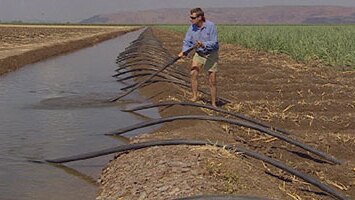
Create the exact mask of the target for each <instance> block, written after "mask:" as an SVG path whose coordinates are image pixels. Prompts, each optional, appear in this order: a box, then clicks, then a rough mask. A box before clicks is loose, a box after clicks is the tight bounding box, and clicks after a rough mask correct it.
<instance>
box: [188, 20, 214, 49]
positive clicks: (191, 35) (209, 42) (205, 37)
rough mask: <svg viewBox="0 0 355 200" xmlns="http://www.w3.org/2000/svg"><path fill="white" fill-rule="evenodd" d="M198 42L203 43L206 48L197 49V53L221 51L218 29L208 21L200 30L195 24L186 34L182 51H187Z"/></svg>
mask: <svg viewBox="0 0 355 200" xmlns="http://www.w3.org/2000/svg"><path fill="white" fill-rule="evenodd" d="M197 41H201V42H202V44H203V45H204V47H200V48H198V49H196V51H197V52H201V53H209V52H212V51H216V50H218V49H219V45H218V37H217V29H216V26H215V25H214V23H213V22H211V21H208V20H206V21H205V22H204V23H203V26H202V27H200V28H199V27H198V26H196V25H195V24H191V26H190V27H189V30H188V31H187V32H186V35H185V39H184V41H183V46H182V51H183V52H185V51H187V50H188V49H189V48H191V47H192V46H193V45H194V44H196V42H197Z"/></svg>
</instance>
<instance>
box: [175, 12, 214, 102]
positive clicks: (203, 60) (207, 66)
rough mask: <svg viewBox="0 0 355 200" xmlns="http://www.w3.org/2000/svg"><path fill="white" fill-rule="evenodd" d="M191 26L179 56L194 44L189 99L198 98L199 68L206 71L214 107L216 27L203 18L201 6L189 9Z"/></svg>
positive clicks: (183, 55) (182, 55)
mask: <svg viewBox="0 0 355 200" xmlns="http://www.w3.org/2000/svg"><path fill="white" fill-rule="evenodd" d="M190 21H191V26H190V27H189V29H188V31H187V33H186V36H185V39H184V41H183V47H182V51H181V52H180V53H179V57H185V56H186V55H185V54H186V53H184V52H185V51H186V50H188V49H189V48H191V47H193V46H195V47H196V52H195V55H194V56H193V59H192V65H191V72H190V74H191V89H192V98H191V101H193V102H195V101H197V100H198V93H197V88H198V82H197V77H198V74H199V72H200V71H201V69H204V70H206V71H207V72H208V82H209V87H210V91H211V104H212V106H214V107H216V99H217V87H216V73H217V62H218V49H219V45H218V38H217V29H216V26H215V25H214V23H213V22H211V21H208V20H206V19H205V16H204V12H203V10H202V9H201V8H194V9H192V10H191V11H190Z"/></svg>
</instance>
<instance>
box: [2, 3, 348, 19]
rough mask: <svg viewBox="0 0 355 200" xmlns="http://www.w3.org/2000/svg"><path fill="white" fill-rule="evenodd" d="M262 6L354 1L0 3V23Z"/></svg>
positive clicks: (342, 4)
mask: <svg viewBox="0 0 355 200" xmlns="http://www.w3.org/2000/svg"><path fill="white" fill-rule="evenodd" d="M265 5H339V6H346V7H355V0H0V21H12V20H23V21H31V20H43V21H44V20H46V21H57V22H68V21H69V22H78V21H80V20H82V19H86V18H89V17H92V16H94V15H97V14H105V13H113V12H116V11H121V10H146V9H157V8H191V7H196V6H198V7H202V8H208V7H253V6H265Z"/></svg>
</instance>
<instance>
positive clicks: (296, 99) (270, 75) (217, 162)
mask: <svg viewBox="0 0 355 200" xmlns="http://www.w3.org/2000/svg"><path fill="white" fill-rule="evenodd" d="M154 33H155V34H156V36H157V37H158V38H159V39H160V40H161V41H162V42H163V44H164V47H166V48H167V49H169V51H171V53H172V55H176V54H177V53H178V52H179V50H180V48H181V47H180V45H181V41H182V38H183V35H181V34H178V35H177V34H176V33H171V32H169V31H166V30H159V29H155V30H154ZM220 57H221V62H220V67H219V68H220V72H219V73H218V89H219V90H218V93H219V95H220V96H223V97H226V98H229V99H231V100H232V101H233V102H232V103H230V104H226V105H223V106H222V108H225V109H228V110H231V111H235V112H239V113H243V114H245V115H248V116H251V117H254V118H257V119H260V120H263V121H267V122H269V123H270V124H273V125H275V126H277V127H282V128H284V129H287V130H289V131H290V132H292V136H291V137H292V138H295V139H297V140H299V141H302V142H304V143H306V144H308V145H310V146H312V147H315V148H317V149H320V150H322V151H325V152H328V153H329V154H331V155H333V156H335V157H337V158H339V159H341V160H343V161H345V163H344V164H343V165H330V164H328V163H325V162H324V161H322V160H321V159H319V158H317V157H316V156H313V155H311V154H308V153H306V152H305V151H303V150H301V149H299V148H296V147H294V146H292V145H288V144H286V143H285V142H281V141H279V140H277V139H274V138H272V137H267V136H264V135H260V134H258V133H257V132H255V131H251V130H249V129H245V128H238V127H235V126H231V125H228V124H221V123H216V122H206V121H175V122H171V123H167V124H165V125H164V126H162V127H161V128H160V129H159V130H157V131H155V132H154V133H147V134H143V135H141V136H138V137H135V138H131V142H132V143H136V142H141V141H151V140H159V139H201V140H210V141H213V142H215V141H218V142H222V143H228V144H237V145H238V146H243V147H247V148H249V149H252V150H255V151H257V152H259V153H263V154H265V155H267V156H269V157H272V158H275V159H278V160H280V161H282V162H283V163H285V164H287V165H289V166H291V167H293V168H295V169H297V170H299V171H301V172H303V173H306V174H309V175H310V176H313V177H316V178H318V179H320V180H321V181H322V182H323V183H325V184H327V185H329V186H331V187H332V188H335V189H336V190H338V191H341V192H343V193H344V194H346V195H348V196H349V197H354V196H355V189H354V184H355V183H354V178H355V171H354V170H355V168H354V167H355V158H354V156H353V155H354V151H355V133H354V129H355V124H354V122H355V101H354V99H355V86H354V84H353V83H354V81H355V73H353V72H347V73H342V72H337V71H334V70H332V69H329V68H327V67H325V66H316V65H312V66H307V65H304V64H300V63H297V62H295V61H293V60H291V59H289V58H287V57H285V56H280V55H272V54H268V53H265V52H256V51H252V50H247V49H243V48H240V47H238V46H234V45H227V44H222V45H221V51H220ZM190 61H191V59H185V60H184V61H181V62H179V63H178V65H180V66H181V68H185V66H188V65H189V63H190ZM185 70H187V69H186V68H185ZM205 80H206V79H205V77H204V76H201V80H200V81H201V83H202V84H201V87H202V88H207V87H206V81H205ZM141 93H142V94H143V95H145V96H147V97H148V98H149V99H150V100H152V101H153V102H159V101H166V100H178V101H187V100H188V99H189V98H190V93H189V91H187V90H185V89H183V88H180V87H177V86H173V85H170V84H162V83H160V84H154V85H151V86H148V87H145V88H144V89H142V90H141ZM203 99H204V100H203V101H201V103H203V102H206V101H208V99H209V97H207V96H204V97H203ZM206 113H207V114H209V115H216V114H217V113H214V112H208V111H206V110H201V109H196V108H189V107H178V106H174V107H170V108H164V109H161V110H160V114H161V116H162V117H165V116H173V115H188V114H206ZM99 181H100V183H101V186H100V191H99V194H98V197H97V199H152V200H153V199H154V200H158V199H174V198H177V197H186V196H190V195H201V194H226V193H227V194H238V195H252V196H260V197H268V198H271V199H332V198H331V197H329V196H327V195H326V194H325V193H323V192H321V191H320V190H319V189H318V188H316V187H313V186H311V185H310V184H308V183H305V182H304V181H302V180H300V179H297V178H295V177H294V176H291V175H289V174H287V173H285V172H282V171H280V170H278V169H276V168H274V167H272V166H270V165H267V164H265V163H263V162H261V161H257V160H255V159H252V158H248V157H245V156H243V155H237V154H233V153H230V152H227V151H226V150H223V149H217V148H216V147H207V146H206V147H193V146H170V147H154V148H148V149H142V150H137V151H132V152H129V153H126V154H121V155H117V156H116V159H114V160H112V161H111V162H110V163H109V164H108V166H107V167H106V168H105V169H104V170H103V173H102V176H101V178H100V180H99Z"/></svg>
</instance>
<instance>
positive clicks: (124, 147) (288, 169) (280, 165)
mask: <svg viewBox="0 0 355 200" xmlns="http://www.w3.org/2000/svg"><path fill="white" fill-rule="evenodd" d="M206 144H210V145H213V146H216V147H220V148H226V149H228V150H230V151H236V152H240V153H243V154H245V155H247V156H250V157H252V158H255V159H258V160H262V161H264V162H266V163H269V164H270V165H272V166H275V167H277V168H279V169H282V170H284V171H286V172H288V173H290V174H292V175H295V176H297V177H298V178H300V179H302V180H304V181H306V182H308V183H310V184H312V185H314V186H316V187H318V188H320V189H321V190H322V191H325V192H327V193H328V194H330V195H332V196H333V197H336V198H337V199H340V200H346V199H347V198H346V197H345V196H344V195H342V194H341V193H339V192H337V191H335V190H333V189H332V188H330V187H328V186H327V185H325V184H323V183H322V182H320V181H319V180H317V179H315V178H313V177H310V176H308V175H306V174H303V173H302V172H299V171H297V170H295V169H293V168H291V167H289V166H287V165H285V164H283V163H281V162H279V161H277V160H275V159H272V158H269V157H266V156H264V155H261V154H258V153H256V152H254V151H251V150H248V149H244V148H241V147H233V146H231V145H227V146H225V145H222V144H218V143H211V142H207V141H195V140H163V141H152V142H143V143H137V144H128V145H122V146H118V147H114V148H108V149H104V150H101V151H96V152H91V153H86V154H81V155H76V156H70V157H66V158H59V159H50V160H45V161H44V162H47V163H56V164H58V163H66V162H72V161H78V160H85V159H89V158H94V157H99V156H104V155H108V154H112V153H119V152H127V151H130V150H138V149H142V148H147V147H152V146H169V145H206ZM42 162H43V161H42ZM188 198H189V197H188Z"/></svg>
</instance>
